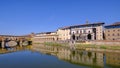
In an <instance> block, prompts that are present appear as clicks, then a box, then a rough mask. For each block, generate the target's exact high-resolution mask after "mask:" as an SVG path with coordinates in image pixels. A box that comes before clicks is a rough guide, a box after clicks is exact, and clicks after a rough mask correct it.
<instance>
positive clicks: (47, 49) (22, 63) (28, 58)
mask: <svg viewBox="0 0 120 68" xmlns="http://www.w3.org/2000/svg"><path fill="white" fill-rule="evenodd" d="M0 68H120V52H114V51H113V52H97V51H86V50H73V49H69V48H66V47H58V46H39V47H34V46H27V47H16V48H8V49H0Z"/></svg>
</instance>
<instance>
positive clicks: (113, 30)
mask: <svg viewBox="0 0 120 68" xmlns="http://www.w3.org/2000/svg"><path fill="white" fill-rule="evenodd" d="M115 31H120V29H118V30H113V32H115ZM108 32H110V30H108Z"/></svg>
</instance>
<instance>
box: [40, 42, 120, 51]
mask: <svg viewBox="0 0 120 68" xmlns="http://www.w3.org/2000/svg"><path fill="white" fill-rule="evenodd" d="M40 44H42V45H48V46H63V47H68V48H71V47H73V48H75V49H77V50H79V49H90V48H92V49H104V50H120V45H96V44H87V43H75V44H69V43H57V42H45V43H40Z"/></svg>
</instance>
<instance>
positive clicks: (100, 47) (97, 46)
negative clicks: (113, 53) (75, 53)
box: [75, 44, 120, 50]
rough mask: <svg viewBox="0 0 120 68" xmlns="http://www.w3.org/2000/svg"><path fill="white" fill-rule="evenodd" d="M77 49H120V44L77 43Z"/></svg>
mask: <svg viewBox="0 0 120 68" xmlns="http://www.w3.org/2000/svg"><path fill="white" fill-rule="evenodd" d="M75 47H76V49H86V48H99V49H112V50H120V46H114V45H112V46H110V45H92V44H76V45H75Z"/></svg>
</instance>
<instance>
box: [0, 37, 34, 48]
mask: <svg viewBox="0 0 120 68" xmlns="http://www.w3.org/2000/svg"><path fill="white" fill-rule="evenodd" d="M31 44H32V41H31V36H30V35H25V36H13V35H0V47H1V48H5V47H11V46H17V45H19V46H24V45H31Z"/></svg>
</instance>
